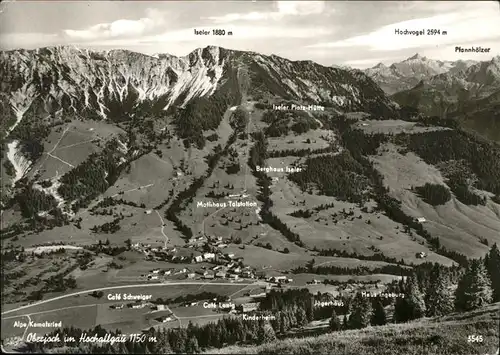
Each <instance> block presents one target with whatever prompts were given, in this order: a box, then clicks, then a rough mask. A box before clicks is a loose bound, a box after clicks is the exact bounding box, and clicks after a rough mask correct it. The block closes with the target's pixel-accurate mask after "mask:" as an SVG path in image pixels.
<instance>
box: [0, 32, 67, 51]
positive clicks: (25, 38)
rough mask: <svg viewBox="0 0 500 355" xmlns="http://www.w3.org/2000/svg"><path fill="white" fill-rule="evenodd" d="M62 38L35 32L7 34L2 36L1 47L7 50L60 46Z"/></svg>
mask: <svg viewBox="0 0 500 355" xmlns="http://www.w3.org/2000/svg"><path fill="white" fill-rule="evenodd" d="M60 41H61V36H59V35H58V34H55V33H54V34H46V33H35V32H23V33H5V34H0V46H1V48H5V49H15V48H29V47H32V46H33V45H34V44H36V46H37V47H38V46H40V44H41V45H43V46H50V45H56V44H59V43H60Z"/></svg>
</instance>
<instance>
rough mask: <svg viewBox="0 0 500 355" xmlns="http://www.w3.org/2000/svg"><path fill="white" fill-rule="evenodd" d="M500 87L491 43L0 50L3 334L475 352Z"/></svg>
mask: <svg viewBox="0 0 500 355" xmlns="http://www.w3.org/2000/svg"><path fill="white" fill-rule="evenodd" d="M499 99H500V57H495V58H492V59H491V60H490V61H486V62H472V61H470V62H469V61H458V62H447V61H437V60H436V61H435V60H431V59H427V58H424V57H421V56H419V55H416V56H414V57H411V58H409V59H407V60H404V61H402V62H400V63H395V64H393V65H391V66H389V67H385V66H384V65H377V66H375V67H373V68H371V69H368V70H365V71H362V70H358V69H352V68H347V67H337V66H331V67H327V66H323V65H320V64H317V63H315V62H312V61H292V60H288V59H286V58H282V57H279V56H276V55H263V54H259V53H255V52H245V51H236V50H230V49H225V48H221V47H215V46H208V47H205V48H200V49H196V50H194V51H192V52H191V53H189V54H188V55H186V56H184V57H176V56H173V55H169V54H156V55H146V54H140V53H135V52H131V51H127V50H110V51H92V50H88V49H83V48H77V47H73V46H59V47H45V48H39V49H34V50H24V49H20V50H11V51H3V52H0V104H1V105H0V107H1V111H0V122H1V131H0V138H1V150H0V157H1V166H2V170H1V182H0V183H1V188H2V195H1V206H0V207H1V218H2V222H1V240H2V260H3V262H2V287H3V290H2V291H3V292H2V331H1V338H2V344H3V349H7V350H9V351H10V350H16V349H17V351H21V352H35V353H36V352H74V353H163V354H167V353H172V352H175V353H198V352H202V351H206V352H212V353H214V352H215V353H216V352H217V351H219V350H218V349H222V348H225V349H222V350H220V351H225V352H228V353H231V352H243V353H248V352H253V353H255V352H261V353H273V352H276V353H283V352H287V353H294V352H295V351H297V352H296V353H301V354H320V353H321V354H329V353H335V352H334V351H333V350H336V349H344V350H345V349H346V348H348V347H349V346H351V345H352V346H353V347H352V349H353V350H352V352H349V353H352V354H354V353H356V354H368V353H370V354H371V353H373V354H403V353H405V352H404V351H406V353H422V354H423V353H425V354H450V353H453V354H464V355H465V354H484V353H490V352H491V351H492V349H494V347H495V346H496V345H497V340H498V327H496V328H495V326H494V324H497V323H498V313H497V312H495V311H494V309H495V307H496V309H498V303H494V302H499V301H500V285H499V282H498V281H499V279H500V277H499V274H498V270H500V267H499V265H500V252H499V251H498V247H497V244H498V243H500V146H499V145H498V141H499V139H500V121H499V120H500V118H499V116H498V115H499V112H500V101H499ZM410 321H411V322H410ZM407 322H410V323H407ZM495 322H496V323H495ZM388 323H390V324H388ZM401 323H404V324H401ZM54 324H58V326H55V325H54ZM435 324H443V325H445V326H446V327H448V326H449V329H452V331H453V334H451V335H450V337H449V338H446V340H444V335H443V333H442V328H439V327H437V326H435ZM365 327H368V328H367V329H362V330H361V328H365ZM49 328H50V329H49ZM447 329H448V328H447ZM82 332H83V333H82ZM332 332H338V333H336V334H338V335H336V336H335V338H330V336H331V333H332ZM323 333H328V336H323V335H321V334H323ZM33 334H34V335H33ZM473 334H475V335H474V336H479V335H481V339H482V340H481V342H479V341H474V342H472V341H470V339H469V340H468V336H469V338H470V336H471V335H473ZM37 336H46V337H50V339H59V340H57V341H56V340H54V341H46V342H44V341H43V338H42V340H40V339H39V338H37ZM142 336H144V339H147V341H144V340H142V341H141V340H137V339H143V338H142ZM93 337H95V338H93ZM100 338H102V339H101V340H98V339H100ZM111 338H113V339H115V340H113V343H111V341H110V339H111ZM122 338H123V339H122ZM277 338H279V339H280V341H279V342H278V341H276V342H275V340H276V339H277ZM287 338H304V339H300V341H299V339H294V340H293V341H292V340H290V339H287ZM37 339H38V340H37ZM78 339H84V340H82V341H78ZM85 339H94V340H93V341H90V340H85ZM103 339H107V340H103ZM118 339H122V340H123V342H122V341H121V340H118ZM330 339H334V340H330ZM474 339H479V338H474ZM353 344H354V345H353ZM373 344H375V345H373ZM408 344H409V345H408ZM414 344H417V345H414ZM257 345H259V347H258V348H254V347H253V346H257ZM372 345H373V346H372ZM250 346H251V347H250ZM418 346H422V347H423V348H422V349H423V350H422V351H421V350H420V348H418ZM374 347H376V348H377V349H376V350H375V349H374ZM291 348H293V349H295V350H293V351H292V350H290V349H291ZM410 348H411V349H410ZM297 349H299V350H300V349H302V350H301V351H299V350H297ZM398 349H399V350H398ZM401 349H404V350H401ZM450 349H451V350H450ZM344 350H338V351H339V352H340V351H344ZM384 351H385V352H384ZM346 353H347V352H346Z"/></svg>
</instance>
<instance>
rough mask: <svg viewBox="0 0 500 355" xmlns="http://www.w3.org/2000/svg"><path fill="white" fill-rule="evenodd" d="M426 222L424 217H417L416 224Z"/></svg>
mask: <svg viewBox="0 0 500 355" xmlns="http://www.w3.org/2000/svg"><path fill="white" fill-rule="evenodd" d="M426 221H427V220H426V219H425V218H424V217H418V218H417V222H418V223H424V222H426Z"/></svg>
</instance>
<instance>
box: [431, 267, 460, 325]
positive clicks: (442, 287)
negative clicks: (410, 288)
mask: <svg viewBox="0 0 500 355" xmlns="http://www.w3.org/2000/svg"><path fill="white" fill-rule="evenodd" d="M429 279H430V283H429V287H428V289H427V295H426V297H425V304H426V309H427V310H426V315H427V316H428V317H437V316H443V315H445V314H448V313H450V312H452V311H453V297H454V296H453V291H452V289H451V287H452V285H451V282H450V280H449V276H448V275H447V274H446V273H445V271H444V269H443V268H442V267H441V266H440V265H438V264H435V265H434V266H433V267H432V270H431V273H430V277H429Z"/></svg>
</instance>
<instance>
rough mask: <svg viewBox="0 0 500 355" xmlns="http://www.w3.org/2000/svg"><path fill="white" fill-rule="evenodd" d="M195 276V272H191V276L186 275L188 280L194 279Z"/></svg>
mask: <svg viewBox="0 0 500 355" xmlns="http://www.w3.org/2000/svg"><path fill="white" fill-rule="evenodd" d="M195 276H196V274H195V273H194V272H190V273H189V274H187V275H186V277H187V278H188V279H194V277H195Z"/></svg>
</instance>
